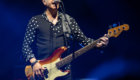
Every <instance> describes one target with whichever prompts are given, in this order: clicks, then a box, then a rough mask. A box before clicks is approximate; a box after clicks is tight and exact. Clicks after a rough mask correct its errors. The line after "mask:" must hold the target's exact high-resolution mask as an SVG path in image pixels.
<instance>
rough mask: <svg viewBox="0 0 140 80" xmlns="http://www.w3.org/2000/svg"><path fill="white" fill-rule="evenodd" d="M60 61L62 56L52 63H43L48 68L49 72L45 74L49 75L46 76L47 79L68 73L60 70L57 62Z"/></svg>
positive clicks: (51, 79) (50, 79)
mask: <svg viewBox="0 0 140 80" xmlns="http://www.w3.org/2000/svg"><path fill="white" fill-rule="evenodd" d="M59 61H60V58H58V59H57V60H56V61H54V62H52V63H50V64H44V65H42V67H43V68H47V70H48V72H49V73H48V74H44V75H48V78H45V77H44V78H45V80H54V79H55V78H57V77H61V76H65V75H67V74H68V72H62V71H61V70H59V69H58V68H57V67H56V63H57V62H59Z"/></svg>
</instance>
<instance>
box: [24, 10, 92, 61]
mask: <svg viewBox="0 0 140 80" xmlns="http://www.w3.org/2000/svg"><path fill="white" fill-rule="evenodd" d="M61 14H62V13H61V12H58V22H57V23H56V24H55V25H54V24H53V23H52V22H50V21H49V20H48V18H47V15H46V13H45V12H44V13H43V14H41V15H38V16H34V17H32V18H31V19H30V21H29V23H28V26H27V29H26V32H25V37H24V42H23V47H22V52H23V57H24V60H25V61H27V62H29V60H30V59H31V58H37V59H45V58H47V57H49V56H50V55H51V54H52V51H50V52H47V51H48V50H50V49H51V46H52V44H51V41H50V40H51V39H48V37H47V35H48V36H50V35H52V37H56V38H57V39H55V40H54V42H55V44H53V47H52V48H53V49H52V50H53V51H55V49H57V48H58V47H62V46H65V44H64V36H62V34H63V27H62V16H61ZM70 21H71V27H72V28H71V29H72V32H74V37H75V38H74V39H76V41H77V42H78V43H80V44H81V45H83V46H86V45H88V44H90V43H92V42H93V41H94V40H93V39H91V38H87V37H86V36H85V35H84V34H83V32H82V31H81V29H80V28H79V26H78V24H77V22H76V21H75V19H73V18H72V17H70ZM66 23H67V22H66ZM43 30H46V31H44V32H42V31H43ZM49 31H52V32H51V34H49V33H47V32H49ZM42 35H45V36H46V37H44V38H42ZM59 37H62V38H59ZM40 38H41V39H40ZM49 38H51V36H50V37H49ZM39 39H40V40H39ZM52 39H53V38H52ZM33 44H36V46H37V47H35V50H34V49H33V46H34V45H33ZM38 45H40V46H38ZM48 45H51V46H48ZM55 45H56V46H55ZM36 50H39V51H40V52H37V51H36ZM35 52H37V54H36V53H35ZM35 54H36V55H35ZM46 55H47V56H46ZM38 56H43V57H41V58H38ZM44 56H45V57H44Z"/></svg>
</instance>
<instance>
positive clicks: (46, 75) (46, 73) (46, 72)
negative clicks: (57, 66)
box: [43, 69, 49, 78]
mask: <svg viewBox="0 0 140 80" xmlns="http://www.w3.org/2000/svg"><path fill="white" fill-rule="evenodd" d="M43 73H44V76H45V78H48V73H49V71H48V70H47V69H46V70H44V71H43Z"/></svg>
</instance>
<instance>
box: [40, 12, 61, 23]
mask: <svg viewBox="0 0 140 80" xmlns="http://www.w3.org/2000/svg"><path fill="white" fill-rule="evenodd" d="M42 17H43V18H44V19H45V20H47V21H49V19H48V17H47V15H46V12H45V11H44V12H43V14H42ZM61 18H62V16H61V12H59V11H58V19H61Z"/></svg>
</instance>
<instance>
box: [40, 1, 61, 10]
mask: <svg viewBox="0 0 140 80" xmlns="http://www.w3.org/2000/svg"><path fill="white" fill-rule="evenodd" d="M42 1H43V4H44V5H46V6H47V7H48V8H51V9H58V8H59V3H54V0H42Z"/></svg>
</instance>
